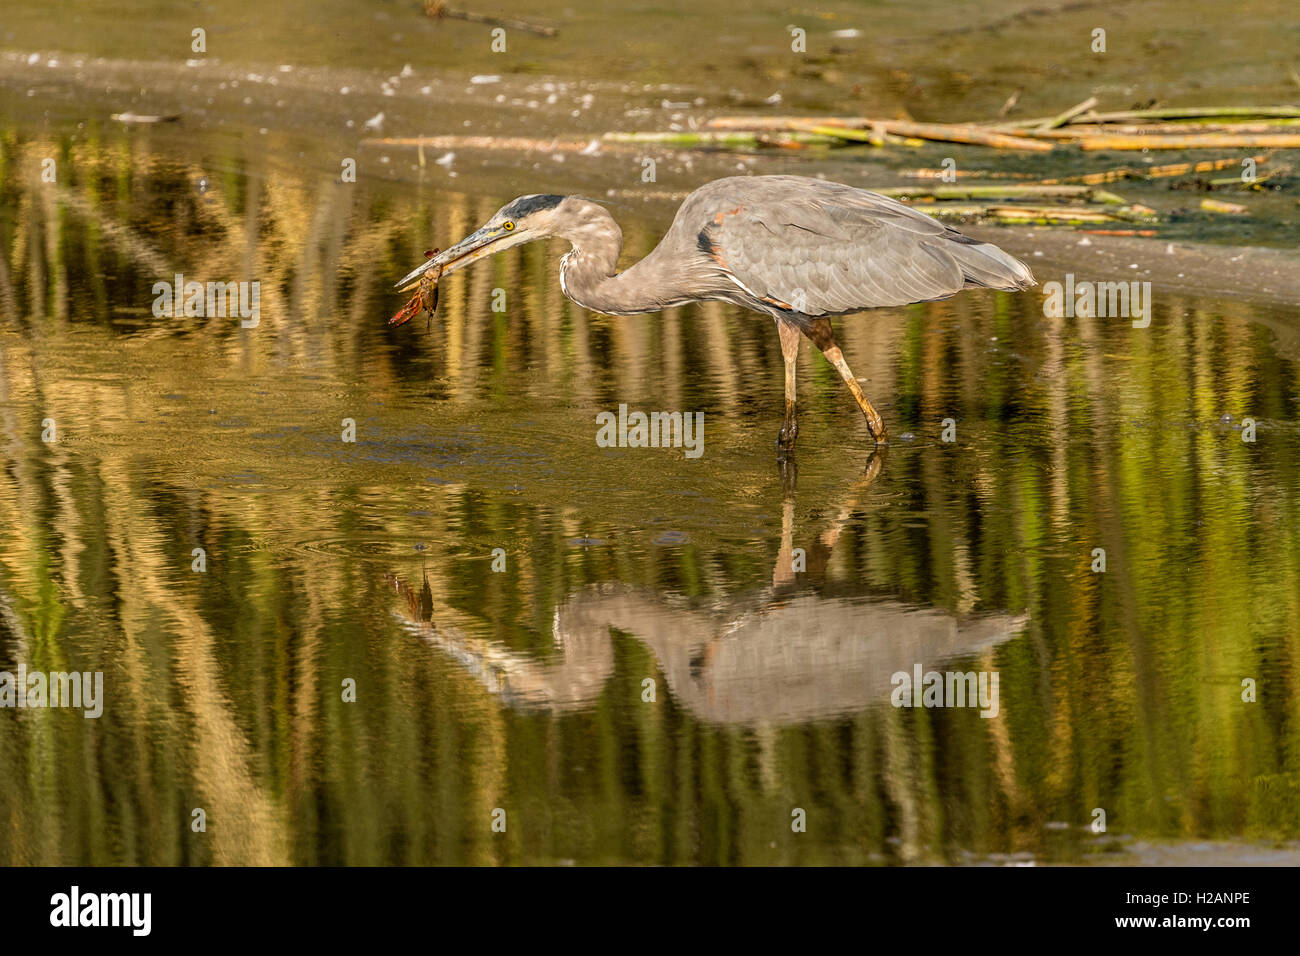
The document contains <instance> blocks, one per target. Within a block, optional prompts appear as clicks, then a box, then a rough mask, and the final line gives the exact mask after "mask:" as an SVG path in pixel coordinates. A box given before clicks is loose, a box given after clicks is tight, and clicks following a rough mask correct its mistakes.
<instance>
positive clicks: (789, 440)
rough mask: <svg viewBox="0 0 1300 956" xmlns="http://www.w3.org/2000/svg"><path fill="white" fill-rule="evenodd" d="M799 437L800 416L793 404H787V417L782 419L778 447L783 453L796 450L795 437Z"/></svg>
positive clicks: (777, 439) (777, 438)
mask: <svg viewBox="0 0 1300 956" xmlns="http://www.w3.org/2000/svg"><path fill="white" fill-rule="evenodd" d="M798 437H799V416H798V415H797V414H796V412H795V408H794V405H793V404H790V403H787V404H786V406H785V418H784V419H782V421H781V433H780V434H779V435H777V436H776V447H777V450H778V451H779V452H781V453H782V455H788V454H792V453H793V452H794V443H795V439H797V438H798Z"/></svg>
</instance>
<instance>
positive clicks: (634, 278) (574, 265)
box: [560, 207, 670, 315]
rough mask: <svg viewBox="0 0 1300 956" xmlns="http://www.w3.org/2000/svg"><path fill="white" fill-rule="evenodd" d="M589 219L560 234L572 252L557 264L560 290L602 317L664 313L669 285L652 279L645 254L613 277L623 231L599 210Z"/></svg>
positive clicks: (653, 269)
mask: <svg viewBox="0 0 1300 956" xmlns="http://www.w3.org/2000/svg"><path fill="white" fill-rule="evenodd" d="M596 208H597V209H599V213H598V214H596V215H595V216H593V217H592V219H591V220H589V221H587V222H585V223H583V224H582V225H581V226H578V227H576V228H575V229H573V230H571V231H567V232H565V233H563V234H561V238H564V239H568V240H569V242H570V243H571V244H572V245H573V249H572V250H571V251H570V252H568V253H567V254H566V255H565V256H564V258H563V259H562V260H561V261H560V286H561V288H562V289H563V290H564V294H565V295H567V296H568V297H569V298H570V299H572V300H573V301H574V302H576V303H578V305H580V306H582V307H583V308H584V309H591V310H592V311H593V312H603V313H605V314H606V315H632V314H635V313H637V312H657V311H658V310H659V309H662V308H666V307H667V304H668V302H669V301H670V298H665V293H666V292H667V291H668V289H667V286H668V285H669V283H667V282H665V281H664V280H663V279H661V278H660V277H659V276H657V274H656V272H657V270H656V269H655V267H654V263H653V262H652V260H653V259H654V254H653V253H651V255H650V256H647V257H646V258H645V259H643V260H641V261H640V262H638V263H636V264H635V265H633V266H631V267H630V268H629V269H627V270H626V271H625V272H618V271H616V270H617V269H618V256H619V253H620V252H621V251H622V248H623V232H622V230H620V229H619V228H618V223H616V222H615V221H614V218H613V217H612V216H611V215H610V214H609V213H608V212H606V211H605V210H604V209H603V208H600V207H596Z"/></svg>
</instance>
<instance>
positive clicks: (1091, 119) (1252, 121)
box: [623, 97, 1300, 152]
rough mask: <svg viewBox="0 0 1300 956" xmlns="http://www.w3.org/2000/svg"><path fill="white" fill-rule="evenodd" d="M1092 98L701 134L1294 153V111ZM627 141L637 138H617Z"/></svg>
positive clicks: (793, 119) (720, 121) (792, 121)
mask: <svg viewBox="0 0 1300 956" xmlns="http://www.w3.org/2000/svg"><path fill="white" fill-rule="evenodd" d="M1096 105H1097V100H1096V97H1092V98H1090V99H1087V100H1085V101H1084V102H1082V103H1079V104H1077V105H1075V106H1072V107H1070V108H1069V109H1068V110H1065V111H1063V112H1061V113H1058V114H1056V115H1055V116H1046V117H1039V118H1037V119H1025V120H1010V121H1008V120H1006V119H998V120H993V121H989V122H980V123H917V122H914V121H912V120H899V119H871V118H867V117H856V116H832V117H808V116H718V117H715V118H714V119H712V120H710V121H709V123H708V130H706V131H705V132H703V133H698V134H690V133H687V134H682V135H683V136H685V137H687V138H688V139H689V137H691V136H703V137H707V136H708V135H710V132H711V131H726V132H728V133H745V134H748V135H751V136H759V135H769V136H770V135H776V134H786V135H798V134H804V135H812V136H816V137H818V138H819V139H818V141H819V142H824V141H825V140H827V139H831V140H836V139H838V140H841V141H843V142H844V143H845V144H849V143H866V144H870V145H874V146H885V145H891V144H915V143H917V142H918V141H927V140H928V141H933V142H944V143H962V144H966V145H972V146H988V147H991V148H993V149H1016V150H1026V151H1030V152H1050V151H1051V150H1053V149H1055V148H1057V147H1058V146H1061V145H1065V144H1068V145H1075V146H1078V147H1080V148H1081V149H1086V150H1104V149H1114V150H1133V149H1233V148H1245V149H1297V148H1300V107H1296V106H1208V107H1168V108H1160V109H1142V110H1125V111H1121V112H1111V113H1099V112H1097V111H1096V110H1095V107H1096ZM623 135H632V136H635V135H637V134H623Z"/></svg>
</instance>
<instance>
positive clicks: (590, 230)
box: [397, 176, 1036, 451]
mask: <svg viewBox="0 0 1300 956" xmlns="http://www.w3.org/2000/svg"><path fill="white" fill-rule="evenodd" d="M548 237H556V238H560V239H567V240H568V241H569V242H570V243H571V244H572V246H573V248H572V250H571V251H570V252H568V253H567V254H565V256H564V258H563V259H562V260H561V261H560V287H561V289H563V291H564V294H565V295H567V296H568V297H569V298H570V299H572V300H573V301H574V302H576V303H577V304H578V305H580V306H582V307H583V308H586V309H591V310H592V311H593V312H603V313H605V314H607V315H633V314H635V313H638V312H657V311H659V310H660V309H667V308H671V307H673V306H677V305H682V304H684V303H687V302H692V301H697V300H702V299H716V300H721V301H723V302H731V303H734V304H735V305H741V306H744V307H745V308H747V309H752V310H753V311H755V312H761V313H764V314H766V315H770V316H772V318H773V319H775V320H776V328H777V332H778V333H779V335H780V338H781V352H782V354H783V355H784V357H785V419H784V421H783V422H782V425H781V432H780V436H779V437H778V438H777V446H778V447H779V448H780V449H782V450H784V451H789V450H792V449H793V448H794V443H795V437H796V436H797V435H798V432H799V423H798V413H797V410H796V403H795V398H796V390H795V362H796V360H797V358H798V355H799V334H800V333H801V332H802V333H803V334H804V335H806V336H808V338H809V339H810V340H811V341H812V342H813V344H814V345H816V346H817V348H819V349H821V351H822V354H823V355H825V356H826V358H827V359H828V360H829V361H830V363H831V364H832V365H834V366H835V368H836V369H837V370H838V371H839V373H840V376H841V377H842V378H843V379H844V384H846V385H847V386H848V388H849V391H850V392H852V393H853V398H854V399H855V400H856V401H857V403H858V407H859V408H861V409H862V413H863V414H864V415H866V417H867V427H868V428H869V429H870V431H871V436H872V438H874V439H875V440H876V441H877V442H884V441H885V440H886V431H885V423H884V422H883V421H882V420H881V418H880V414H879V413H878V412H877V411H876V410H875V408H873V407H872V405H871V403H870V402H869V401H867V397H866V395H864V394H863V393H862V389H861V387H860V386H859V385H858V380H857V378H856V377H854V375H853V372H852V371H851V370H850V369H849V366H848V363H847V362H845V360H844V355H843V353H841V352H840V348H839V346H838V345H837V344H836V342H835V335H834V332H833V331H832V329H831V321H830V317H831V316H833V315H844V314H847V313H850V312H859V311H862V310H863V309H874V308H881V307H887V306H899V305H908V304H910V303H913V302H932V301H934V300H936V299H946V298H948V297H949V296H951V295H954V294H956V293H958V292H960V291H962V290H963V289H975V288H990V289H1002V290H1004V291H1008V292H1011V291H1017V290H1020V289H1027V288H1029V287H1030V286H1033V285H1036V283H1035V281H1034V277H1033V275H1032V274H1031V273H1030V271H1029V267H1028V266H1026V265H1025V264H1024V263H1023V262H1021V261H1020V260H1019V259H1017V258H1015V257H1014V256H1011V255H1009V254H1007V253H1006V252H1003V251H1002V250H1001V249H999V248H998V247H997V246H995V245H992V244H990V243H987V242H980V241H979V240H977V239H972V238H970V237H969V236H965V235H963V234H962V233H960V232H958V231H957V230H955V229H951V228H949V227H948V226H945V225H944V224H943V223H941V222H938V221H937V220H935V219H931V218H930V217H929V216H927V215H925V214H923V213H920V212H917V211H916V210H915V209H912V208H910V207H908V206H904V205H903V204H902V203H899V202H896V201H895V200H893V199H888V198H886V197H885V196H881V195H878V194H877V193H872V192H868V191H866V190H864V189H856V188H854V187H852V186H845V185H843V184H842V183H832V182H826V181H824V180H820V179H809V178H807V177H804V176H732V177H728V178H726V179H718V180H715V181H714V182H711V183H708V184H706V185H704V186H701V187H700V188H699V189H697V190H695V192H693V193H691V194H690V195H689V196H687V197H686V200H685V201H684V202H683V203H682V205H681V208H680V209H678V210H677V216H676V217H675V218H674V219H673V224H672V226H671V227H669V229H668V232H667V234H666V235H665V236H664V238H663V240H662V241H661V242H660V243H659V245H658V246H656V247H655V249H654V251H653V252H651V253H650V254H649V255H648V256H646V257H645V258H644V259H642V260H641V261H640V262H638V263H636V264H635V265H632V266H630V267H629V268H627V269H626V270H624V271H623V272H618V271H617V266H618V257H619V252H620V251H621V249H622V246H623V233H622V231H621V230H620V229H619V227H618V223H616V222H615V221H614V218H613V217H612V216H611V215H610V214H609V213H608V212H607V211H606V210H605V208H604V207H603V206H601V205H600V204H599V203H596V202H593V201H591V200H589V199H584V198H582V197H579V196H553V195H534V196H520V197H519V198H518V199H516V200H514V201H513V202H510V203H507V204H506V205H505V206H503V207H501V209H499V210H498V211H497V213H496V214H495V215H494V216H493V217H492V218H491V219H489V220H488V221H487V223H486V224H485V225H484V226H483V227H482V228H480V229H479V230H477V231H476V232H474V233H473V234H472V235H470V236H468V237H467V238H465V239H463V240H461V241H460V242H458V243H456V244H455V245H454V246H452V247H451V248H450V249H448V250H447V251H446V252H443V253H441V254H439V255H436V256H434V257H433V258H431V259H430V260H429V261H427V262H425V263H424V264H423V265H421V266H420V267H419V268H418V269H416V270H414V271H413V272H411V273H410V274H409V275H407V276H406V277H405V278H403V279H402V281H401V282H399V283H397V288H399V289H402V290H406V289H411V288H415V287H416V286H417V285H419V282H420V280H421V278H422V277H424V276H425V274H426V273H428V272H430V270H433V269H437V270H439V271H438V272H434V273H433V275H434V276H438V275H447V274H448V273H451V272H455V271H456V270H457V269H460V268H463V267H464V266H467V265H469V264H470V263H472V262H476V261H477V260H479V259H482V258H484V257H486V256H490V255H494V254H495V253H498V252H501V251H502V250H504V249H509V248H510V247H511V246H517V245H520V244H521V243H525V242H531V241H532V240H534V239H544V238H548Z"/></svg>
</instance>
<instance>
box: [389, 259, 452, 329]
mask: <svg viewBox="0 0 1300 956" xmlns="http://www.w3.org/2000/svg"><path fill="white" fill-rule="evenodd" d="M437 254H438V250H437V249H433V250H430V251H429V252H426V253H425V254H424V257H425V258H426V259H432V258H433V257H434V256H436V255H437ZM441 277H442V268H441V267H438V266H435V267H434V268H432V269H430V270H429V271H428V272H426V273H425V274H424V275H422V276H420V285H419V287H418V288H417V289H416V290H415V295H413V296H412V297H411V300H410V301H409V302H407V303H406V305H404V306H402V308H401V310H400V311H399V312H398V313H397V314H396V315H395V316H393V317H392V318H391V319H389V320H388V324H389V325H405V324H406V323H407V322H410V321H411V319H413V318H415V317H416V316H417V315H419V314H420V310H421V309H423V310H424V311H425V312H428V313H429V321H430V322H432V321H433V314H434V313H435V312H436V311H437V310H438V279H440V278H441Z"/></svg>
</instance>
